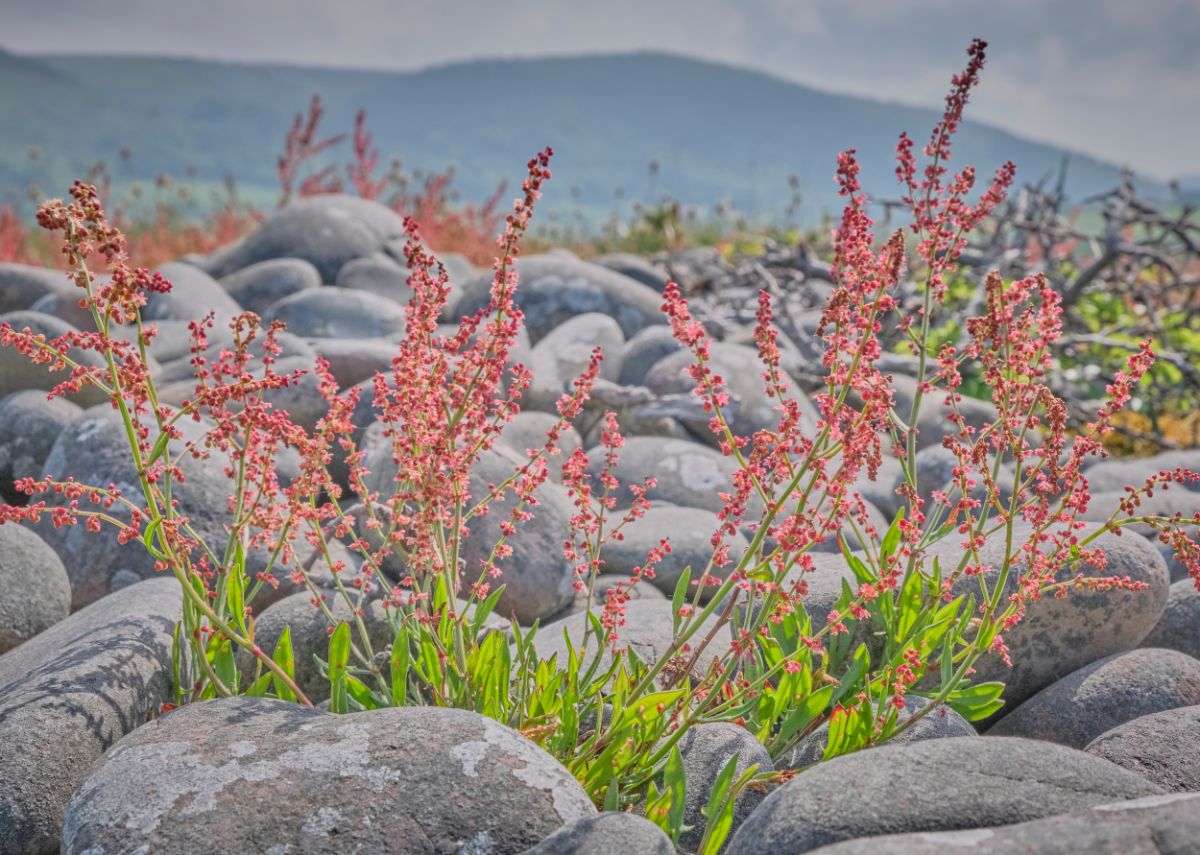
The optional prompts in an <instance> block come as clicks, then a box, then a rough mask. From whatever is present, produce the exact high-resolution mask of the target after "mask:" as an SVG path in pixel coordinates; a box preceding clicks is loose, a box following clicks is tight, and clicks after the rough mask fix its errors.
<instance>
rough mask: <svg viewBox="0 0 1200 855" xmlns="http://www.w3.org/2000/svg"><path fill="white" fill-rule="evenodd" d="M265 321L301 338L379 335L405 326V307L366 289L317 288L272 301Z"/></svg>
mask: <svg viewBox="0 0 1200 855" xmlns="http://www.w3.org/2000/svg"><path fill="white" fill-rule="evenodd" d="M266 320H268V321H283V322H284V323H285V324H287V329H288V332H290V333H292V334H293V335H298V336H301V337H302V338H380V337H383V336H387V335H390V334H392V333H396V332H399V331H401V330H403V329H404V307H403V306H401V305H399V304H397V303H394V302H392V301H391V300H388V299H386V298H384V297H379V296H377V295H375V294H370V293H367V292H365V291H349V290H347V289H345V288H317V289H314V290H310V291H300V292H299V293H296V294H292V295H291V296H289V297H284V298H283V299H282V300H280V301H279V302H277V303H274V304H272V305H271V307H270V308H269V309H267V312H266Z"/></svg>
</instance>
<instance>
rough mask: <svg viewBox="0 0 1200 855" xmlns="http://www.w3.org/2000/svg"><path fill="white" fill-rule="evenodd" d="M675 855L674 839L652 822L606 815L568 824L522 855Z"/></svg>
mask: <svg viewBox="0 0 1200 855" xmlns="http://www.w3.org/2000/svg"><path fill="white" fill-rule="evenodd" d="M618 853H622V854H623V853H628V855H675V847H674V846H673V845H672V844H671V838H669V837H667V835H666V834H664V833H663V831H662V829H660V828H659V827H658V826H657V825H655V824H654V823H652V822H651V821H650V820H648V819H644V818H643V817H640V816H636V815H634V814H631V813H602V814H598V815H597V816H589V817H586V818H584V819H578V820H576V821H575V822H572V823H570V824H569V825H564V826H563V827H562V828H560V829H559V830H558V831H556V832H554V833H553V834H551V835H550V836H549V837H547V838H546V839H545V840H543V841H542V842H541V843H539V844H538V845H537V846H534V847H533V848H532V849H526V850H525V851H524V852H522V853H521V855H618Z"/></svg>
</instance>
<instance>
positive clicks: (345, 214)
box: [193, 195, 404, 283]
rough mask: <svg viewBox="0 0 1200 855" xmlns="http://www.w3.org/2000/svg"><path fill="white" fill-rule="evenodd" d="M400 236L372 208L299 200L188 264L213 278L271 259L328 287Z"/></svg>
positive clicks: (343, 199) (351, 199)
mask: <svg viewBox="0 0 1200 855" xmlns="http://www.w3.org/2000/svg"><path fill="white" fill-rule="evenodd" d="M403 234H404V220H403V218H401V216H400V215H399V214H397V213H396V212H395V211H393V210H392V209H390V208H387V207H385V206H383V205H381V204H379V203H378V202H374V201H371V200H369V199H360V198H358V197H355V196H344V195H328V196H312V197H309V198H307V199H300V200H298V201H296V202H293V203H292V204H290V205H288V206H287V207H286V208H283V209H281V210H279V211H277V212H276V213H275V214H273V215H272V216H271V219H269V220H267V222H265V223H263V224H262V225H261V226H259V228H258V229H257V230H256V231H254V232H252V233H251V234H249V235H247V236H246V237H245V238H244V239H242V240H240V241H238V242H236V243H234V244H230V245H229V246H227V247H222V248H221V249H219V250H217V251H216V252H214V253H212V254H211V255H209V256H207V257H205V258H200V259H194V260H193V263H195V264H197V265H199V266H201V267H202V268H203V269H204V270H206V271H207V272H208V273H210V274H211V275H213V276H216V277H224V276H228V275H229V274H230V273H233V272H234V271H237V270H241V269H243V268H246V267H249V266H250V265H252V264H257V263H258V262H260V261H266V260H268V259H271V258H299V259H303V260H304V261H307V262H309V263H310V264H311V265H312V266H313V267H315V268H316V269H317V272H318V273H319V274H320V275H321V281H322V282H325V283H332V282H333V281H334V280H335V279H336V278H337V274H338V271H339V270H341V269H342V266H343V265H345V263H346V262H347V261H350V260H351V259H353V258H358V257H360V256H365V255H370V254H371V253H373V252H377V251H379V250H381V249H383V247H384V246H385V245H386V244H387V243H388V241H389V240H391V239H393V238H395V237H398V236H402V235H403Z"/></svg>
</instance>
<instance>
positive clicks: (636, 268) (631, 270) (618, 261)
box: [592, 252, 669, 294]
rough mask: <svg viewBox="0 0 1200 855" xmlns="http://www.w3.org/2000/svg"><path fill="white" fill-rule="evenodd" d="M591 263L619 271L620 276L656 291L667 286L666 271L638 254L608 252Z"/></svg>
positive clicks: (660, 290)
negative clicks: (634, 280)
mask: <svg viewBox="0 0 1200 855" xmlns="http://www.w3.org/2000/svg"><path fill="white" fill-rule="evenodd" d="M592 263H593V264H599V265H600V266H601V267H607V268H608V269H609V270H613V271H615V272H617V273H620V274H621V275H622V276H628V277H629V278H630V279H636V280H637V281H638V282H641V283H642V284H643V285H649V286H650V287H651V288H653V289H654V290H655V291H657V292H658V293H660V294H661V293H662V291H663V288H666V287H667V279H668V278H669V277H668V276H667V274H666V273H664V272H663V271H662V270H660V269H659V268H658V267H656V266H654V265H653V264H651V263H650V262H649V261H647V260H646V259H644V258H642V257H641V256H640V255H634V254H633V253H629V252H610V253H608V254H607V255H600V256H597V257H596V258H593V259H592Z"/></svg>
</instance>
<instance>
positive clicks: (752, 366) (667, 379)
mask: <svg viewBox="0 0 1200 855" xmlns="http://www.w3.org/2000/svg"><path fill="white" fill-rule="evenodd" d="M710 352H711V357H710V361H709V367H710V368H711V369H712V370H713V372H714V373H715V374H718V375H720V377H721V379H722V380H723V381H724V387H725V390H726V391H727V392H728V393H729V396H730V406H729V407H728V408H727V411H726V413H725V419H726V421H727V422H728V423H729V427H730V429H731V430H732V431H733V432H734V434H736V435H739V436H750V435H752V434H753V433H754V432H755V431H758V430H761V429H764V428H765V429H767V430H775V428H776V427H777V426H778V425H779V417H780V414H779V411H778V409H777V407H778V406H779V401H778V400H776V399H775V398H768V397H767V394H766V392H765V391H764V389H763V379H762V373H763V366H762V363H761V362H760V361H759V359H758V354H757V353H756V352H755V350H754V349H753V348H750V347H746V346H744V345H740V344H725V343H722V342H717V343H715V344H713V345H712V346H711V348H710ZM694 361H695V360H694V358H693V357H692V354H691V352H689V351H678V352H676V353H672V354H671V355H670V356H666V357H664V358H663V359H660V360H659V361H658V362H657V363H655V365H654V366H653V367H652V368H651V369H650V370H649V371H648V372H647V373H646V377H645V379H644V381H643V384H644V385H645V386H646V387H647V388H648V389H650V391H652V392H655V393H657V394H659V395H680V394H688V393H690V392H691V391H692V390H693V389H694V388H695V387H696V381H695V379H693V378H692V376H691V374H689V373H688V369H689V368H690V367H691V366H692V363H693V362H694ZM782 382H783V387H784V391H785V394H786V395H787V397H788V398H789V399H792V400H795V401H796V402H797V404H798V405H799V407H800V412H801V425H800V430H801V431H802V432H803V433H805V434H806V435H815V427H816V424H817V419H818V414H817V410H816V408H815V407H814V406H813V404H812V402H811V401H809V400H808V396H807V395H805V394H804V392H802V391H801V390H800V387H798V386H797V385H796V384H795V382H794V381H793V380H792V379H791V377H789V376H788V375H787V374H782ZM683 421H684V423H685V424H686V425H687V426H688V428H689V429H690V430H691V431H692V432H693V433H694V434H695V435H696V436H697V437H698V438H699V439H700V440H701V441H702V442H704V443H706V444H708V445H711V446H713V447H714V448H715V447H716V446H717V444H718V443H719V442H720V441H721V440H722V439H724V437H718V436H717V435H716V434H714V433H713V432H712V431H711V430H710V429H709V424H708V423H709V416H708V414H707V413H699V414H698V415H696V416H695V417H692V418H689V419H687V420H683Z"/></svg>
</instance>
